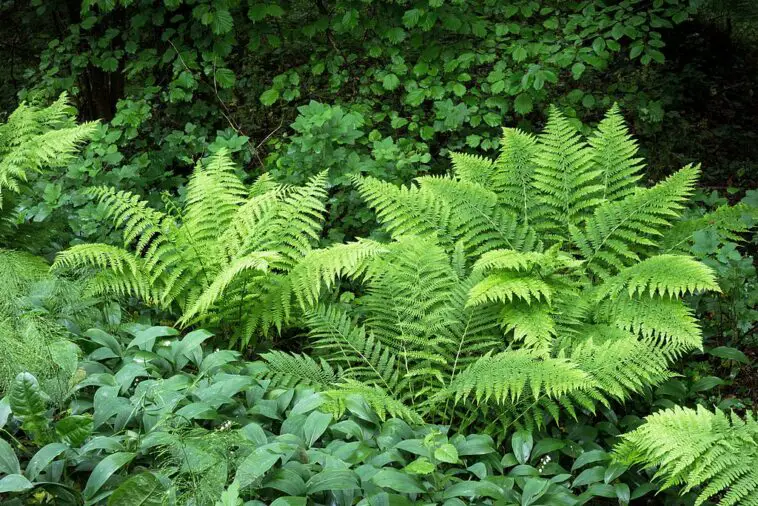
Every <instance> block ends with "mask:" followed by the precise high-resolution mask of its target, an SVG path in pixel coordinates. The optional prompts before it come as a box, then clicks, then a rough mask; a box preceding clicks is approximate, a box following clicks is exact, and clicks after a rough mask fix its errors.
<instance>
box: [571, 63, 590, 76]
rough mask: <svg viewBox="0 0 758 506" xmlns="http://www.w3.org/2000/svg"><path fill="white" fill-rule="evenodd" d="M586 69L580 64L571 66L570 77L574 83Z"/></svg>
mask: <svg viewBox="0 0 758 506" xmlns="http://www.w3.org/2000/svg"><path fill="white" fill-rule="evenodd" d="M586 68H587V67H586V66H585V65H584V63H582V62H576V63H574V65H572V66H571V77H573V78H574V80H575V81H576V80H578V79H579V78H580V77H582V74H584V70H585V69H586Z"/></svg>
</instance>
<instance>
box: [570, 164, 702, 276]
mask: <svg viewBox="0 0 758 506" xmlns="http://www.w3.org/2000/svg"><path fill="white" fill-rule="evenodd" d="M699 170H700V169H699V168H698V167H692V166H687V167H685V168H683V169H681V170H680V171H678V172H677V173H675V174H673V175H672V176H670V177H668V178H667V179H666V180H665V181H663V182H661V183H658V184H657V185H655V186H654V187H653V188H650V189H645V190H640V189H638V190H637V191H636V192H635V193H633V194H631V195H629V196H628V197H626V198H624V199H623V200H619V201H615V202H606V203H605V204H603V205H601V206H599V207H598V208H597V209H596V210H595V213H594V214H593V215H592V217H590V218H589V219H588V220H587V221H586V223H585V225H584V227H583V229H579V228H578V227H571V240H572V241H573V242H574V243H575V244H576V245H577V246H578V247H579V250H580V251H581V253H582V256H583V257H584V259H585V260H586V262H587V268H588V269H590V271H591V272H593V273H594V274H596V275H597V276H599V277H601V278H605V277H607V276H609V275H610V274H612V273H613V272H615V271H619V270H621V269H623V268H624V267H625V266H627V265H630V264H631V263H633V262H636V261H638V260H639V258H640V257H639V254H638V253H639V250H636V249H635V247H634V245H639V246H643V247H655V246H656V244H657V243H656V241H657V240H658V239H659V238H660V236H661V235H662V230H664V229H665V228H668V227H669V226H670V225H671V224H670V222H669V220H670V219H672V218H676V217H677V216H678V214H679V212H680V211H681V209H682V206H683V203H684V202H685V200H686V199H687V198H688V197H689V196H690V195H691V193H692V190H693V188H694V185H695V181H696V180H697V176H698V174H699Z"/></svg>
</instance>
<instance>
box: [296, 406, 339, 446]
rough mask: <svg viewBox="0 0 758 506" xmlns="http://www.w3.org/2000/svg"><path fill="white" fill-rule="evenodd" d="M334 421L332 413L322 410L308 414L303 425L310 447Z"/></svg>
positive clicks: (306, 440)
mask: <svg viewBox="0 0 758 506" xmlns="http://www.w3.org/2000/svg"><path fill="white" fill-rule="evenodd" d="M331 421H332V415H329V414H326V413H322V412H320V411H313V412H311V413H310V414H309V415H308V418H306V420H305V424H304V425H303V433H304V434H305V442H306V444H307V445H308V447H311V446H313V445H314V443H316V441H318V439H319V438H320V437H321V436H322V435H323V434H324V432H326V429H327V428H328V427H329V423H331Z"/></svg>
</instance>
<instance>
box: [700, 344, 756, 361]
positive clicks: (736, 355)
mask: <svg viewBox="0 0 758 506" xmlns="http://www.w3.org/2000/svg"><path fill="white" fill-rule="evenodd" d="M708 354H710V355H713V356H714V357H718V358H723V359H726V360H734V361H735V362H740V363H742V364H749V363H750V359H749V358H747V355H745V354H744V353H742V352H741V351H740V350H738V349H737V348H731V347H729V346H718V347H716V348H713V349H711V350H710V351H709V352H708Z"/></svg>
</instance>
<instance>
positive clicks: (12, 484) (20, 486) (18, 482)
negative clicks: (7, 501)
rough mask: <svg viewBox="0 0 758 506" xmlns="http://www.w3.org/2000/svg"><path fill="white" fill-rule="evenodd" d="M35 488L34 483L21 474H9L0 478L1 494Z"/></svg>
mask: <svg viewBox="0 0 758 506" xmlns="http://www.w3.org/2000/svg"><path fill="white" fill-rule="evenodd" d="M31 488H34V485H32V483H31V482H30V481H29V480H27V479H26V478H25V477H24V476H22V475H20V474H9V475H8V476H6V477H4V478H3V479H2V480H0V494H8V493H12V492H23V491H24V490H29V489H31Z"/></svg>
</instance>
